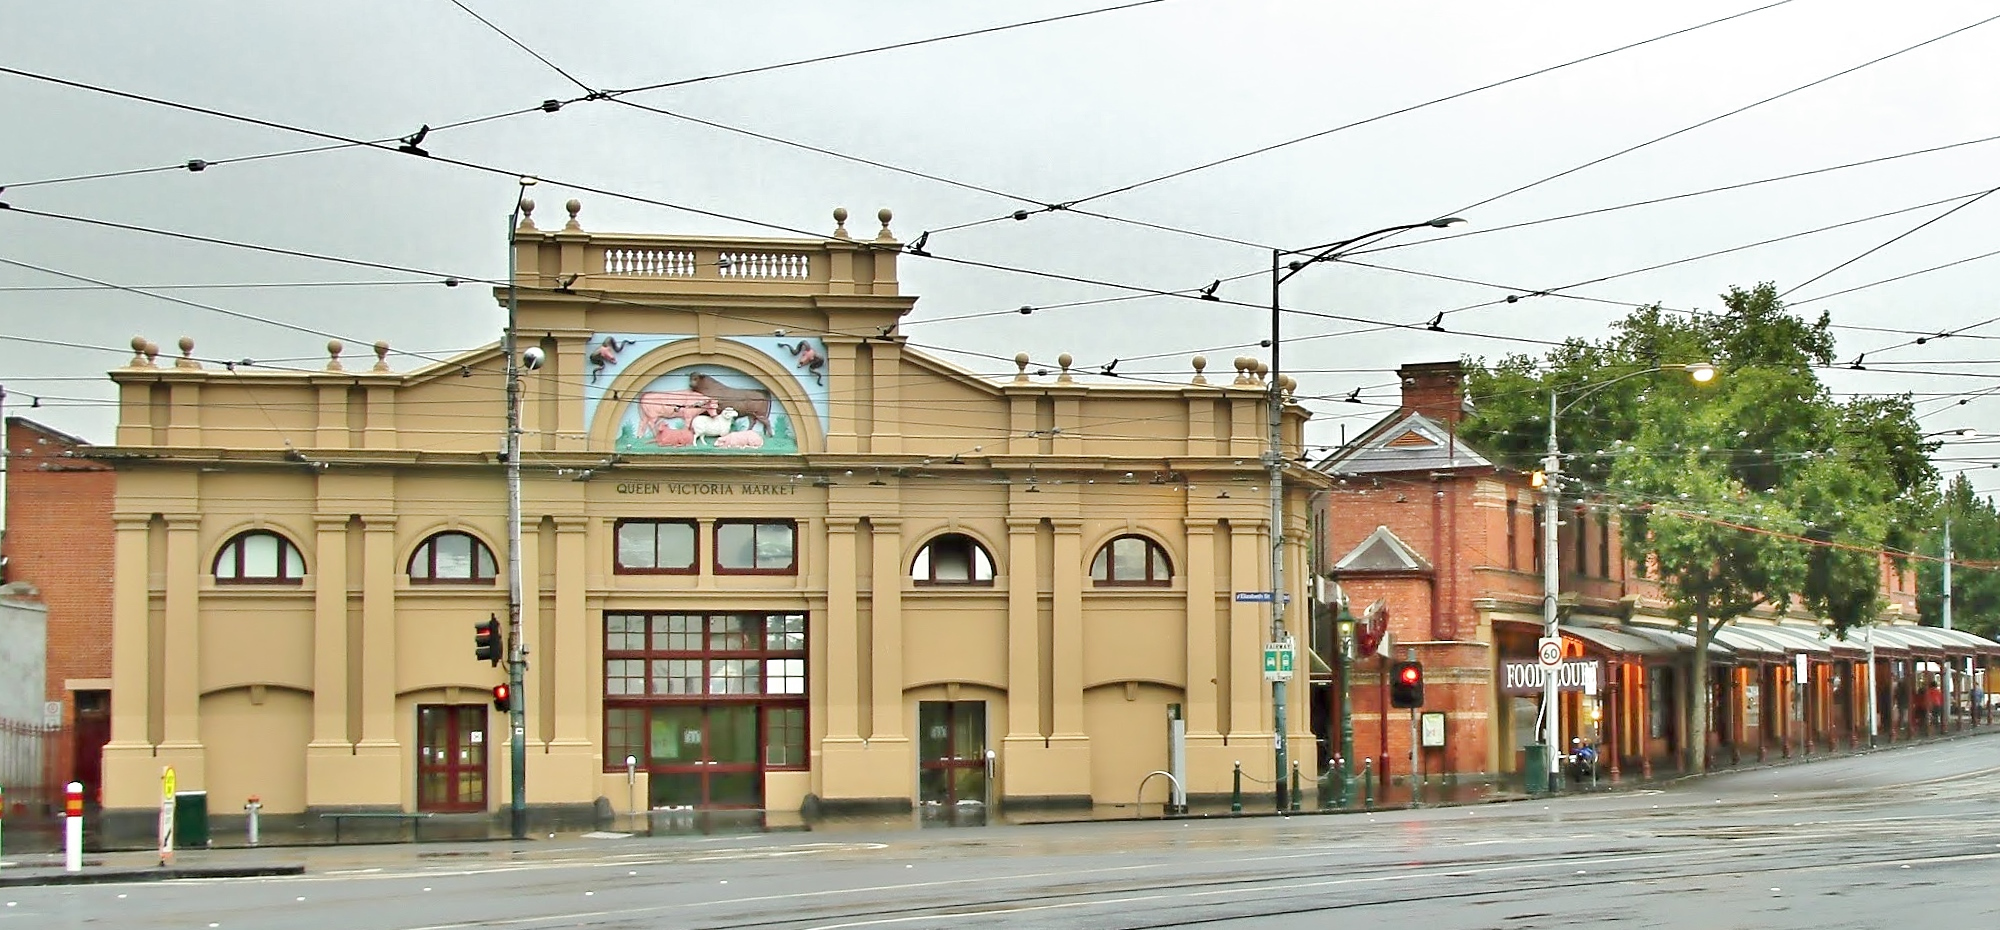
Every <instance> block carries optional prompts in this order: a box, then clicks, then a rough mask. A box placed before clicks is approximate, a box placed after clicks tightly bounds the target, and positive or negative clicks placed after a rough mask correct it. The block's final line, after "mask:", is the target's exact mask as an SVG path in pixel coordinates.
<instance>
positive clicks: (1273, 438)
mask: <svg viewBox="0 0 2000 930" xmlns="http://www.w3.org/2000/svg"><path fill="white" fill-rule="evenodd" d="M1463 222H1465V221H1464V220H1462V219H1459V218H1458V217H1455V216H1447V217H1441V218H1439V219H1435V220H1429V221H1426V222H1422V223H1405V224H1403V225H1401V226H1385V227H1383V228H1381V229H1377V230H1375V231H1374V232H1368V233H1362V234H1361V235H1359V236H1354V237H1352V238H1349V239H1342V240H1340V241H1339V242H1331V243H1328V244H1326V245H1322V246H1315V247H1313V248H1310V249H1306V250H1303V251H1296V252H1288V251H1285V250H1283V249H1272V250H1271V376H1270V380H1269V381H1267V382H1266V390H1267V392H1268V393H1269V399H1270V403H1269V407H1270V420H1269V422H1268V423H1267V424H1266V426H1267V427H1268V434H1267V435H1266V437H1265V438H1266V445H1267V446H1268V448H1267V449H1266V451H1265V453H1264V464H1265V465H1266V467H1268V468H1269V469H1270V484H1271V521H1270V522H1271V640H1270V641H1271V642H1272V643H1289V642H1290V641H1291V637H1290V636H1287V635H1286V631H1285V452H1284V448H1283V447H1284V414H1285V395H1286V394H1287V393H1288V392H1289V391H1290V387H1288V386H1287V384H1286V380H1287V379H1286V378H1284V376H1283V375H1282V374H1281V373H1280V372H1281V369H1280V368H1279V367H1278V362H1279V359H1278V350H1279V346H1280V345H1281V341H1282V340H1281V337H1282V322H1281V320H1282V317H1283V313H1284V311H1283V308H1282V307H1281V306H1280V305H1279V303H1278V290H1279V288H1280V287H1281V286H1282V285H1283V284H1284V283H1285V282H1286V281H1289V280H1291V277H1292V276H1293V275H1295V274H1298V273H1299V272H1300V271H1301V270H1303V269H1304V268H1305V267H1306V266H1307V265H1312V264H1316V263H1318V262H1325V261H1337V260H1339V258H1340V256H1341V253H1342V251H1343V250H1346V249H1352V248H1355V247H1356V246H1359V245H1361V244H1363V243H1365V242H1367V241H1368V240H1371V239H1374V238H1376V237H1377V236H1386V235H1389V234H1391V233H1399V232H1404V231H1406V230H1411V229H1425V228H1437V229H1442V228H1444V227H1446V226H1452V225H1456V224H1458V223H1463ZM1287 255H1297V256H1302V257H1301V258H1295V259H1293V260H1291V261H1290V262H1286V261H1285V256H1287ZM1347 697H1348V696H1347V694H1345V693H1344V692H1343V693H1342V694H1341V696H1340V700H1341V714H1342V716H1343V717H1345V716H1346V715H1347V713H1348V709H1347ZM1271 717H1272V724H1271V725H1272V735H1271V743H1272V745H1273V747H1274V748H1275V750H1276V754H1277V766H1278V767H1277V769H1276V770H1274V774H1273V776H1272V777H1273V780H1274V781H1276V782H1277V783H1278V785H1279V787H1278V791H1277V797H1278V801H1277V804H1278V810H1279V811H1283V810H1285V789H1284V781H1285V773H1286V771H1288V770H1289V768H1290V766H1289V764H1288V753H1287V752H1286V746H1285V679H1283V678H1277V679H1274V680H1273V681H1272V682H1271Z"/></svg>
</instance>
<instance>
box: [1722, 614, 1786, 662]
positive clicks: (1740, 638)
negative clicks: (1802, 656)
mask: <svg viewBox="0 0 2000 930" xmlns="http://www.w3.org/2000/svg"><path fill="white" fill-rule="evenodd" d="M1715 638H1716V639H1717V640H1718V641H1720V642H1721V643H1722V644H1723V645H1725V646H1728V647H1729V648H1730V649H1732V650H1734V651H1735V652H1736V655H1737V657H1738V658H1740V659H1761V660H1763V661H1766V662H1773V661H1778V662H1781V661H1784V659H1785V657H1786V656H1787V655H1790V654H1791V652H1793V651H1795V650H1789V649H1787V648H1785V646H1784V645H1783V644H1780V643H1777V642H1774V641H1772V639H1771V638H1769V637H1764V636H1759V635H1757V634H1755V633H1752V632H1750V631H1748V630H1745V629H1743V628H1742V627H1740V626H1737V625H1736V624H1734V623H1727V624H1724V625H1722V626H1720V627H1717V628H1716V630H1715Z"/></svg>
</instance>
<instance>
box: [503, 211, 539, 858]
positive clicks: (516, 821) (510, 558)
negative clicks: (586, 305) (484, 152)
mask: <svg viewBox="0 0 2000 930" xmlns="http://www.w3.org/2000/svg"><path fill="white" fill-rule="evenodd" d="M534 183H535V179H534V178H529V177H524V178H521V179H520V191H519V193H517V194H516V195H515V197H514V209H513V211H512V212H511V213H509V214H508V216H507V331H506V332H505V333H503V334H502V336H501V340H500V342H501V346H500V351H501V354H502V355H503V356H505V359H506V360H505V363H504V364H505V365H506V372H507V438H506V440H505V445H504V450H505V451H504V454H505V455H506V457H507V696H508V699H509V700H508V709H507V747H508V750H509V756H510V768H509V775H510V778H509V781H510V783H511V784H510V785H509V787H511V788H512V789H513V797H512V798H511V799H510V801H509V804H508V809H507V823H508V827H509V829H510V831H511V833H512V835H513V837H514V839H517V840H519V839H526V838H527V836H528V724H527V714H528V709H527V698H526V692H525V691H523V690H522V687H521V685H522V682H523V679H525V678H526V677H527V673H528V648H527V645H526V644H525V643H523V642H522V641H521V598H522V593H523V588H524V584H523V581H522V578H521V365H520V356H519V354H518V353H517V352H516V351H515V335H514V325H515V322H516V319H517V317H518V316H519V315H520V310H521V301H520V295H519V293H518V285H517V284H516V282H515V276H516V274H517V273H518V268H517V267H516V266H517V264H518V261H519V260H518V257H517V256H518V255H519V252H520V250H519V249H517V248H516V247H515V245H514V237H515V235H516V234H517V231H518V230H519V229H520V225H521V208H522V206H523V205H524V204H525V202H526V199H527V196H528V188H530V187H532V186H534ZM529 209H533V207H529Z"/></svg>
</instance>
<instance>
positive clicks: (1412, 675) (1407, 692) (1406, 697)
mask: <svg viewBox="0 0 2000 930" xmlns="http://www.w3.org/2000/svg"><path fill="white" fill-rule="evenodd" d="M1389 705H1390V706H1391V707H1402V708H1416V707H1422V706H1424V666H1423V664H1422V663H1420V662H1398V663H1396V665H1395V668H1394V669H1392V670H1391V671H1390V673H1389Z"/></svg>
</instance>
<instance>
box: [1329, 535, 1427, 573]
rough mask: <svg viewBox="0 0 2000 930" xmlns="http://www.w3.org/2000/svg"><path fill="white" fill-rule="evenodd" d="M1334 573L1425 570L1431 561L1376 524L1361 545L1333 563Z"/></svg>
mask: <svg viewBox="0 0 2000 930" xmlns="http://www.w3.org/2000/svg"><path fill="white" fill-rule="evenodd" d="M1333 570H1334V571H1336V572H1427V571H1430V570H1431V563H1430V562H1429V561H1427V560H1425V558H1424V557H1423V556H1421V555H1418V554H1417V552H1416V550H1414V549H1411V548H1410V547H1409V545H1408V544H1406V543H1404V542H1403V541H1402V540H1400V539H1397V538H1396V534H1395V533H1392V532H1389V528H1388V527H1386V526H1378V527H1376V528H1375V532H1373V533H1369V534H1368V538H1367V539H1364V540H1362V541H1361V544H1360V545H1358V546H1355V547H1354V548H1353V549H1351V550H1348V553H1347V554H1346V555H1344V556H1341V557H1340V561H1338V562H1335V563H1334V565H1333Z"/></svg>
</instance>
